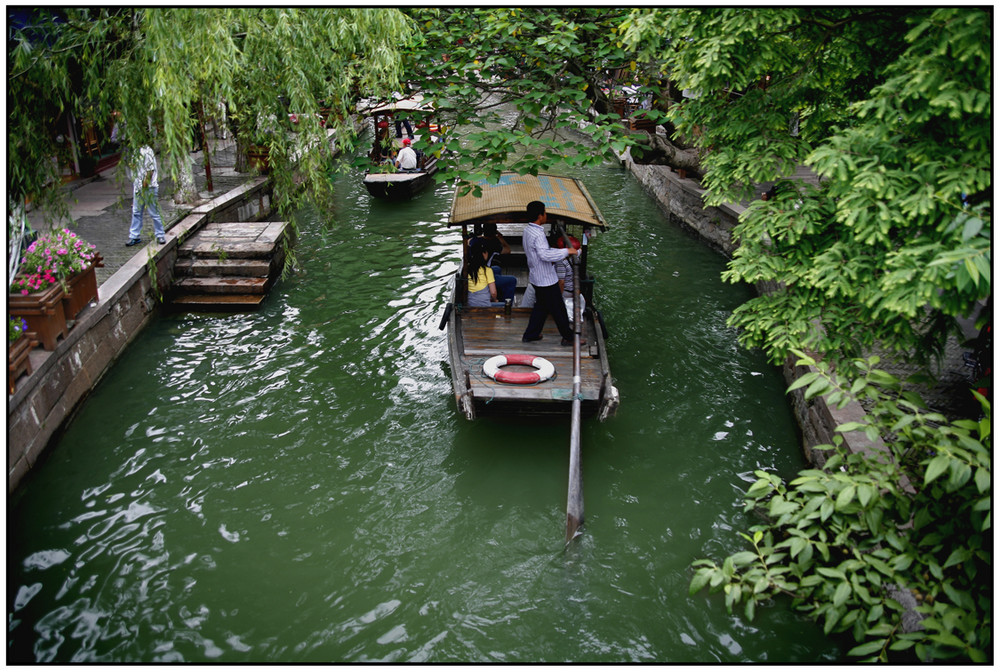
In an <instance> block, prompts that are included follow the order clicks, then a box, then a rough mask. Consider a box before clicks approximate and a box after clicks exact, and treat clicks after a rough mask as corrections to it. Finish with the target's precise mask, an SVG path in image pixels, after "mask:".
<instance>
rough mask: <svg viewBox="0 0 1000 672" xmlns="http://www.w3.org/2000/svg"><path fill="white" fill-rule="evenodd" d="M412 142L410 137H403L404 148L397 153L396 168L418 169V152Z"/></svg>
mask: <svg viewBox="0 0 1000 672" xmlns="http://www.w3.org/2000/svg"><path fill="white" fill-rule="evenodd" d="M410 142H412V141H411V140H410V139H409V138H403V148H402V149H401V150H399V154H397V155H396V168H399V169H400V170H416V169H417V153H416V152H415V151H413V148H412V147H410Z"/></svg>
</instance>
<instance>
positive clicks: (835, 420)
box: [621, 151, 878, 467]
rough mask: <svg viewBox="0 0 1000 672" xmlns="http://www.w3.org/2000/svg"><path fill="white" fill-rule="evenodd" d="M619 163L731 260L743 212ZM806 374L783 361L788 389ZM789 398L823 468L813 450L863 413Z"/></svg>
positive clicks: (670, 174)
mask: <svg viewBox="0 0 1000 672" xmlns="http://www.w3.org/2000/svg"><path fill="white" fill-rule="evenodd" d="M621 161H622V164H623V165H625V167H627V168H628V170H629V171H630V172H631V173H632V174H633V175H635V177H636V179H637V180H638V181H639V183H640V184H641V185H642V186H643V188H644V189H645V190H646V192H647V193H649V195H650V196H652V197H653V199H654V200H656V202H657V203H658V204H659V206H660V209H661V210H662V211H663V212H664V213H665V214H666V215H667V216H668V217H669V218H670V220H671V221H672V222H674V223H677V224H679V225H681V226H683V227H684V228H686V229H688V230H690V231H693V232H694V233H696V234H697V235H698V236H700V237H701V238H702V239H704V240H705V241H706V242H707V243H708V244H709V245H711V246H712V247H713V248H715V249H717V250H719V251H720V252H722V253H723V254H725V255H726V256H729V257H731V256H732V254H733V252H734V251H735V249H736V247H737V246H736V245H735V244H734V242H733V238H732V231H733V229H734V228H735V227H736V224H737V223H738V222H739V217H740V215H741V214H742V213H743V211H744V210H745V209H746V208H745V207H744V206H742V205H739V204H727V205H722V206H719V207H705V203H704V195H705V190H704V189H702V188H701V187H700V186H699V185H698V183H697V182H696V181H694V180H692V179H688V178H682V177H681V176H680V175H678V174H677V173H676V172H674V171H673V170H672V169H671V168H670V167H669V166H650V165H640V164H637V163H634V162H633V161H632V157H631V155H630V154H629V153H628V152H627V151H626V152H625V154H624V155H622V156H621ZM756 289H757V291H758V292H761V293H764V292H766V291H767V288H766V287H757V288H756ZM810 370H812V368H811V367H805V366H796V365H795V359H789V360H788V361H786V362H785V365H784V367H783V369H782V371H783V373H784V376H785V381H786V382H787V383H788V384H789V385H791V384H792V383H793V382H795V381H796V380H797V379H798V378H799V377H801V376H803V375H805V374H806V373H808V372H809V371H810ZM789 396H790V399H791V404H792V408H793V410H794V412H795V416H796V418H797V420H798V423H799V428H800V430H801V432H802V448H803V451H804V453H805V457H806V459H807V460H808V461H809V462H810V463H811V464H814V465H816V466H817V467H822V466H823V465H824V464H825V463H826V458H825V457H824V453H823V451H821V450H817V449H816V446H819V445H824V444H826V445H828V444H832V443H833V437H834V429H835V428H836V427H837V426H838V425H840V424H842V423H845V422H849V421H857V420H860V419H861V417H862V416H863V415H864V410H863V409H862V408H861V405H860V404H858V403H856V402H852V403H851V404H848V405H847V406H845V407H844V408H842V409H838V408H834V407H831V406H829V405H828V404H827V403H826V400H825V399H822V398H814V399H809V400H806V399H805V394H804V392H803V390H801V389H799V390H794V391H793V392H791V393H790V395H789ZM844 439H845V443H846V445H847V447H848V448H849V449H850V450H851V451H854V452H866V453H870V452H872V451H873V450H877V449H878V443H873V442H872V441H870V440H869V439H868V437H867V436H866V435H865V434H864V433H863V432H850V433H848V434H845V435H844Z"/></svg>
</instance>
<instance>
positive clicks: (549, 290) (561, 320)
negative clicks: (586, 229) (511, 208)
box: [521, 201, 586, 345]
mask: <svg viewBox="0 0 1000 672" xmlns="http://www.w3.org/2000/svg"><path fill="white" fill-rule="evenodd" d="M527 217H528V224H527V225H525V227H524V234H523V239H522V240H523V242H524V254H525V256H526V257H527V258H528V282H529V283H530V284H531V285H533V286H534V288H535V305H534V307H533V308H532V309H531V317H529V318H528V327H527V329H525V330H524V335H523V336H521V341H523V342H524V343H530V342H531V341H540V340H542V327H544V326H545V319H546V318H547V317H548V316H549V314H550V313H551V315H552V319H554V320H555V322H556V327H557V328H558V329H559V333H560V334H561V335H562V345H573V327H572V326H571V325H570V323H569V317H567V315H566V305H565V304H564V303H563V300H562V294H561V293H560V291H559V276H558V275H556V271H555V268H554V267H553V265H552V263H553V262H555V261H561V260H563V259H565V258H567V257H569V256H571V255H574V254H577V253H578V251H577V250H576V249H575V248H573V247H569V248H568V249H558V248H552V247H549V241H548V240H547V239H546V238H545V228H544V227H545V222H546V221H547V219H546V215H545V204H544V203H542V202H541V201H532V202H531V203H528V207H527ZM580 345H586V341H583V340H581V341H580Z"/></svg>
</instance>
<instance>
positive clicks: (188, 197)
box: [174, 157, 198, 203]
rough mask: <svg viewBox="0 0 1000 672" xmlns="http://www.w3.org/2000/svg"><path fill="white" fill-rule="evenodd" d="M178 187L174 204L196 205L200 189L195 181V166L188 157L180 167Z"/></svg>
mask: <svg viewBox="0 0 1000 672" xmlns="http://www.w3.org/2000/svg"><path fill="white" fill-rule="evenodd" d="M176 187H177V188H176V190H175V191H174V203H194V202H195V201H197V200H198V187H197V185H196V184H195V181H194V166H193V164H192V163H191V160H190V159H189V158H187V157H184V158H183V159H182V160H181V161H180V165H179V166H178V170H177V185H176Z"/></svg>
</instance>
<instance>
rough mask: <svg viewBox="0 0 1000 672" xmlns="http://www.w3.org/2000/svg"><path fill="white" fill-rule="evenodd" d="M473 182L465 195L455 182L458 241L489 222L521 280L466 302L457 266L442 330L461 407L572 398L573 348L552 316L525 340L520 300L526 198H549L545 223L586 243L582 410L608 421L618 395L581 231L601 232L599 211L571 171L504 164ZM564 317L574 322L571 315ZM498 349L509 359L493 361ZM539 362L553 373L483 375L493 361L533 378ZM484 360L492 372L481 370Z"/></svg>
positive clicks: (498, 411) (535, 410)
mask: <svg viewBox="0 0 1000 672" xmlns="http://www.w3.org/2000/svg"><path fill="white" fill-rule="evenodd" d="M475 187H477V188H479V189H481V190H482V195H481V196H480V197H476V196H475V195H474V193H468V194H465V195H462V194H461V193H460V191H461V187H459V189H458V190H456V194H455V198H454V201H453V203H452V206H451V214H450V217H449V222H448V223H449V225H450V226H461V227H462V234H463V241H464V240H465V239H466V238H468V237H469V235H470V230H469V229H470V228H471V229H472V232H471V234H472V235H474V234H477V233H479V232H480V231H481V227H482V225H483V224H484V223H487V222H492V223H495V224H496V225H497V230H498V231H499V233H500V234H501V235H503V237H504V239H505V240H506V241H507V243H508V244H509V245H510V248H511V254H510V255H504V256H503V258H502V262H501V263H502V266H503V273H504V275H513V276H515V277H516V278H517V289H516V293H515V294H516V295H515V299H514V301H513V302H512V305H510V306H503V305H497V306H495V307H490V308H472V307H469V306H466V305H464V304H465V301H466V296H467V294H468V282H467V281H466V278H467V276H466V274H465V272H464V270H465V269H464V263H463V271H462V272H461V273H459V274H457V275H456V276H455V278H454V284H453V288H452V299H451V302H450V303H449V304H448V305H447V307H446V308H445V315H444V317H443V318H442V320H441V325H440V327H441V328H442V329H443V328H445V326H446V325H447V328H448V350H449V356H450V360H451V377H452V385H453V388H454V393H455V402H456V403H457V405H458V408H459V409H460V410H461V411H462V413H464V414H465V416H466V417H467V418H468V419H470V420H471V419H473V418H475V417H477V416H486V415H515V416H545V415H566V416H568V415H569V414H570V411H571V406H572V402H573V399H574V392H573V388H574V380H573V378H574V376H573V369H574V348H572V347H565V346H562V345H560V341H561V340H562V337H561V336H560V334H559V331H558V330H557V329H556V326H555V322H554V320H553V319H552V317H551V316H549V317H548V318H547V319H546V321H545V326H544V329H543V331H542V340H541V341H536V342H532V343H523V342H522V341H521V336H522V335H523V333H524V330H525V327H526V326H527V323H528V317H529V315H530V314H531V308H528V307H522V306H521V305H520V303H521V301H522V299H523V296H524V290H525V288H526V287H527V286H528V267H527V258H526V257H525V254H524V247H523V245H522V242H521V235H522V232H523V230H524V227H525V225H526V224H525V207H526V205H527V204H528V203H529V202H530V201H534V200H539V201H542V202H543V203H545V206H546V213H547V215H548V223H549V226H550V227H552V228H555V227H557V226H561V227H562V228H563V230H565V232H566V233H568V234H570V235H572V236H575V237H576V238H577V239H578V240H580V241H583V247H582V253H581V254H580V255H579V256H578V257H577V258H578V259H579V260H580V261H579V264H580V266H579V267H578V272H579V278H580V279H581V281H580V283H579V287H580V290H581V294H582V295H583V296H584V297H585V299H586V306H587V308H586V311H585V312H584V315H583V318H582V332H581V336H582V338H583V339H584V340H586V341H587V345H586V346H584V347H583V348H582V351H581V353H580V355H581V356H580V386H579V387H580V402H581V403H580V405H579V412H580V413H581V414H582V415H584V416H588V415H590V416H592V415H595V414H596V415H597V416H598V417H599V418H600V419H601V420H604V419H606V418H607V417H608V416H610V415H612V414H614V412H615V410H616V409H617V407H618V401H619V397H618V390H617V389H616V388H615V386H614V385H613V381H612V377H611V370H610V366H609V364H608V353H607V347H606V345H605V339H606V338H607V332H606V330H605V328H604V324H603V318H602V317H601V314H600V311H598V310H597V308H596V305H595V297H594V284H595V279H594V278H593V277H591V276H589V275H588V274H587V272H586V261H587V250H588V247H587V244H586V243H587V238H588V236H591V235H593V234H594V233H595V232H597V231H606V230H607V222H606V221H605V219H604V216H603V215H602V214H601V213H600V211H599V210H598V208H597V206H596V205H595V204H594V201H593V199H592V198H591V197H590V194H589V193H588V192H587V190H586V188H585V187H584V186H583V183H582V182H581V181H580V180H577V179H574V178H568V177H558V176H555V175H547V174H540V175H538V176H537V177H534V176H531V175H517V174H515V173H509V172H505V173H503V174H502V176H501V178H500V180H499V182H498V183H497V184H495V185H494V184H489V183H486V182H481V183H479V184H477V185H475ZM548 232H549V231H548V230H547V231H546V233H548ZM463 249H464V245H463ZM463 259H464V254H463ZM570 320H571V322H572V317H571V318H570ZM500 356H503V357H504V359H505V360H506V361H507V362H508V365H506V366H505V365H503V360H499V361H498V360H497V359H496V358H498V357H500ZM532 358H542V359H541V360H535V361H534V362H533V365H531V366H529V365H526V364H517V363H516V362H519V361H525V362H527V361H531V359H532ZM545 364H551V366H552V368H553V369H554V375H553V376H552V377H551V378H549V379H547V380H543V381H540V382H535V383H533V384H510V383H506V382H503V381H498V380H496V379H494V378H493V377H491V376H490V375H488V373H494V372H495V370H496V368H497V366H498V365H499V366H501V367H502V370H503V371H505V372H510V373H513V374H515V376H514V378H517V377H518V376H517V375H516V374H517V373H518V372H521V373H522V374H527V376H525V377H529V378H530V377H531V373H532V371H533V370H534V369H536V368H538V369H539V370H540V371H541V372H543V373H547V370H546V369H545V368H544V365H545ZM484 365H485V366H486V368H487V369H488V370H489V371H488V372H485V371H484ZM498 377H499V376H498ZM537 377H538V376H534V378H537ZM543 377H544V376H543Z"/></svg>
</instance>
